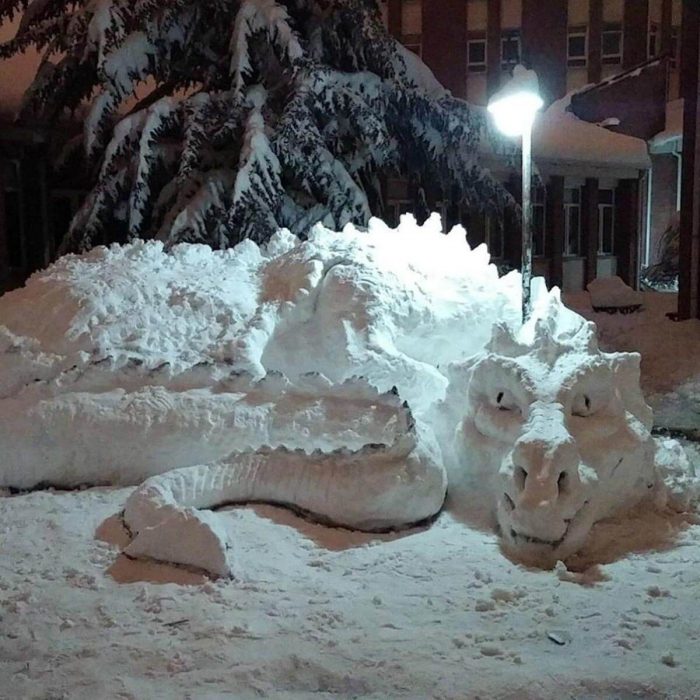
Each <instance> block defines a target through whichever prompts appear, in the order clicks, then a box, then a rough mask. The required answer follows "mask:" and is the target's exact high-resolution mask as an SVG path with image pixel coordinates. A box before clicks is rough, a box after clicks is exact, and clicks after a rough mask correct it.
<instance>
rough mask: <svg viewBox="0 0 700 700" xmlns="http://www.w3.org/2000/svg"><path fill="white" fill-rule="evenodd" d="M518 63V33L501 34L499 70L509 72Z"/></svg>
mask: <svg viewBox="0 0 700 700" xmlns="http://www.w3.org/2000/svg"><path fill="white" fill-rule="evenodd" d="M518 63H520V32H519V31H517V30H515V31H510V32H506V33H504V34H501V68H503V69H504V70H509V69H511V68H512V67H513V66H515V65H516V64H518Z"/></svg>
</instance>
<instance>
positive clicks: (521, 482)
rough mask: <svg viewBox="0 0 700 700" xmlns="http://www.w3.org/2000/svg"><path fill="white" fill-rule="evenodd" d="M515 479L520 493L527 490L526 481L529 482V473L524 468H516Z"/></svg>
mask: <svg viewBox="0 0 700 700" xmlns="http://www.w3.org/2000/svg"><path fill="white" fill-rule="evenodd" d="M513 478H514V479H515V486H516V488H517V489H518V491H523V490H524V489H525V481H526V480H527V472H526V471H525V470H524V469H523V468H522V467H515V471H514V472H513Z"/></svg>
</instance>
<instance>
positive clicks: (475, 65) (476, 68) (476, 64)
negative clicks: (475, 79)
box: [467, 37, 489, 73]
mask: <svg viewBox="0 0 700 700" xmlns="http://www.w3.org/2000/svg"><path fill="white" fill-rule="evenodd" d="M476 44H481V45H483V47H484V60H483V61H472V60H471V53H470V52H471V47H472V46H474V45H476ZM488 60H489V57H488V45H487V42H486V38H485V37H484V38H473V39H468V40H467V73H486V71H487V69H488Z"/></svg>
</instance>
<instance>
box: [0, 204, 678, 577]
mask: <svg viewBox="0 0 700 700" xmlns="http://www.w3.org/2000/svg"><path fill="white" fill-rule="evenodd" d="M539 288H540V290H541V291H542V285H539ZM536 296H537V295H536ZM519 307H520V280H519V276H518V275H517V274H510V275H508V276H506V277H502V278H499V277H498V274H497V271H496V269H495V267H494V266H493V265H490V264H489V258H488V253H487V251H486V249H485V247H484V246H481V247H479V248H477V249H476V250H470V248H469V246H468V245H467V244H466V240H465V233H464V230H463V229H461V228H456V229H455V230H453V231H452V232H451V233H450V234H448V235H444V234H443V233H442V231H441V225H440V221H439V219H438V218H437V217H433V218H431V219H430V220H429V221H428V222H427V224H426V225H425V226H424V227H422V228H421V227H418V226H416V224H415V221H413V220H412V219H411V218H404V220H403V221H402V224H401V226H400V227H399V229H398V230H390V229H388V228H387V227H386V226H385V225H383V224H382V223H381V222H378V221H373V222H372V225H371V227H370V230H369V231H368V232H363V231H358V230H356V229H354V228H353V227H347V228H346V230H344V231H343V233H335V232H332V231H329V230H327V229H324V228H323V227H320V226H319V227H316V228H315V229H314V230H313V231H312V232H311V234H310V236H309V238H308V240H307V241H303V242H301V241H299V240H298V239H296V238H295V237H293V236H292V235H291V234H289V233H287V232H280V233H278V234H277V235H276V236H275V237H274V238H273V239H272V241H271V242H270V243H269V244H267V245H266V246H262V247H258V246H257V245H255V244H254V243H252V242H244V243H242V244H240V245H239V246H237V247H236V248H235V249H233V250H228V251H223V252H212V251H211V250H210V249H208V248H206V247H204V246H193V245H183V246H177V247H175V248H174V249H173V250H172V251H171V252H169V253H166V252H165V251H164V250H163V247H162V246H161V245H160V244H158V243H143V242H139V243H134V244H132V245H128V246H123V247H118V246H114V247H112V248H110V249H105V248H100V249H96V250H94V251H92V252H91V253H89V254H87V255H84V256H81V257H75V256H67V257H65V258H63V259H61V260H60V261H59V262H58V263H57V264H56V265H54V266H53V267H51V268H50V269H49V270H47V271H45V272H43V273H40V274H38V275H35V276H34V277H33V278H32V279H31V280H30V282H29V283H28V285H27V287H26V288H25V289H23V290H19V291H17V292H13V293H11V294H8V295H6V296H5V297H3V298H2V299H0V323H1V324H2V326H0V339H1V340H0V343H1V344H0V418H1V422H0V446H2V454H3V461H2V464H1V465H0V485H4V486H13V487H20V488H30V487H34V486H36V485H38V484H42V483H47V482H48V483H52V484H57V485H61V486H75V485H77V484H81V483H139V482H140V481H142V480H144V479H147V481H146V483H145V484H144V485H143V486H142V487H141V488H139V489H137V491H136V492H134V495H133V496H132V497H131V498H130V499H129V502H128V503H127V506H126V511H125V518H126V522H127V524H128V525H129V527H130V528H131V529H132V532H133V534H134V535H135V539H134V541H133V542H132V545H131V546H130V553H131V554H133V555H139V556H141V555H148V556H152V557H155V558H160V559H165V560H169V561H177V562H180V563H186V564H190V565H195V566H199V567H203V568H207V569H209V570H210V571H213V572H215V573H218V574H229V573H231V572H232V570H233V564H232V559H231V552H230V549H229V545H230V543H228V542H226V540H225V536H224V534H223V530H221V529H220V528H219V527H218V525H217V518H218V517H219V516H215V515H212V514H210V513H205V512H203V511H202V510H201V509H202V508H211V507H215V506H217V505H221V504H224V503H228V502H241V501H250V500H266V501H273V502H276V503H283V504H287V505H291V506H294V507H296V508H298V509H301V510H304V511H308V512H310V513H312V514H313V515H314V516H316V517H318V518H320V519H322V520H324V521H330V522H333V523H339V524H343V525H347V526H350V527H357V528H365V529H376V528H385V527H400V526H405V525H407V524H410V523H413V522H416V521H419V520H423V519H425V518H428V517H430V516H432V515H434V514H435V513H437V512H438V511H439V510H440V508H441V507H442V504H443V501H444V497H445V490H446V485H447V480H448V476H447V474H448V472H449V480H450V482H451V483H455V484H459V483H460V482H462V483H467V482H468V483H469V487H470V488H473V489H480V490H483V493H484V497H485V498H490V499H491V500H492V502H493V503H494V506H495V509H496V512H497V514H498V519H499V523H500V526H501V530H502V531H503V534H504V541H505V543H506V544H507V545H508V546H509V547H511V548H513V549H516V550H518V551H519V552H521V553H524V554H526V555H528V556H529V555H532V554H536V555H537V556H540V555H542V554H543V553H544V554H546V556H547V557H549V558H552V557H555V558H561V557H563V556H566V555H567V554H569V553H571V552H573V551H575V549H576V548H577V547H579V546H580V544H581V543H582V542H583V541H584V540H585V537H586V535H587V533H588V531H589V530H590V527H591V526H592V524H593V523H594V522H595V521H596V520H597V519H600V518H601V517H605V516H606V515H608V514H611V513H612V512H614V511H615V510H618V509H620V508H622V507H626V506H628V505H633V504H635V503H637V502H639V500H641V499H643V498H645V497H646V496H647V494H649V493H653V494H654V495H656V496H657V497H658V498H665V497H666V494H667V492H668V489H667V487H666V485H665V481H667V480H668V478H670V477H669V474H671V473H673V479H674V484H675V486H674V488H675V492H678V493H679V494H681V495H687V494H688V493H689V490H688V489H687V488H686V486H687V485H688V484H689V483H690V481H689V479H688V478H686V472H687V464H686V463H682V462H679V459H676V458H671V457H669V453H668V450H667V449H666V448H665V447H663V446H661V447H660V446H658V445H656V444H655V442H654V441H653V439H652V438H651V435H650V433H649V429H650V427H651V412H650V410H649V409H648V407H647V406H646V404H645V403H644V400H643V398H642V396H641V393H640V391H639V357H638V356H635V355H614V354H612V355H609V354H605V353H601V352H600V351H599V349H598V347H597V344H596V342H595V332H594V328H593V327H592V325H591V324H587V323H586V322H585V321H584V320H583V319H582V318H581V317H579V316H577V315H576V314H574V313H573V312H569V311H567V310H565V309H564V308H563V307H562V306H561V303H560V301H559V297H558V292H556V291H555V292H553V293H552V294H551V295H547V294H546V293H544V292H542V293H541V294H539V302H538V308H537V309H536V311H535V314H534V315H533V319H532V321H531V323H530V324H528V325H527V326H526V327H524V328H522V329H521V328H519V322H518V318H519ZM494 322H496V327H495V329H494V328H493V324H494ZM358 377H362V379H358ZM394 388H396V389H398V395H399V396H400V397H401V399H398V398H397V394H396V390H395V389H394ZM404 399H405V400H407V401H408V404H407V405H404V404H402V400H404ZM409 406H410V408H409ZM411 409H412V410H411ZM675 454H676V455H677V454H678V453H675ZM172 470H175V471H172ZM168 472H172V473H170V474H168ZM161 475H164V476H161ZM455 493H456V494H459V488H456V489H455ZM457 497H458V496H457ZM686 500H687V499H686ZM678 502H679V503H681V502H683V499H682V498H681V499H680V500H679V501H678Z"/></svg>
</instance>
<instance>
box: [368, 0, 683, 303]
mask: <svg viewBox="0 0 700 700" xmlns="http://www.w3.org/2000/svg"><path fill="white" fill-rule="evenodd" d="M382 8H383V12H384V17H385V21H386V25H387V27H388V29H389V31H390V32H391V33H392V34H393V35H394V36H395V37H396V38H398V39H399V40H400V41H402V42H403V43H404V44H405V45H406V46H407V47H409V48H410V49H412V50H413V51H415V52H416V53H418V54H419V55H420V56H421V58H422V59H423V60H424V61H425V62H426V63H427V65H428V66H429V67H430V68H431V69H432V70H433V72H434V73H435V75H436V77H437V78H438V80H439V81H440V82H441V83H442V84H443V85H444V86H445V87H446V88H448V89H449V90H450V91H451V92H452V93H453V94H454V95H455V96H457V97H463V98H465V99H467V100H468V101H470V102H472V103H474V104H477V105H486V104H487V102H488V99H489V97H490V96H491V95H492V94H493V93H494V92H496V91H497V90H498V89H499V87H500V86H501V85H502V83H503V81H504V80H505V79H507V77H508V76H509V75H510V73H511V71H512V68H513V66H514V65H515V64H517V63H523V64H524V65H526V66H527V67H530V68H533V69H535V70H536V71H537V73H538V76H539V78H540V84H541V92H542V95H543V97H544V99H545V102H546V104H547V105H549V104H552V103H553V102H555V101H557V100H561V99H562V98H564V97H565V96H566V95H567V94H570V93H574V94H573V97H572V98H571V107H570V109H571V110H572V111H573V113H574V114H575V115H576V116H578V117H579V118H581V119H583V120H586V121H589V122H592V123H602V124H603V125H605V126H606V129H607V130H609V131H611V132H613V133H618V134H621V135H627V136H630V137H634V138H637V139H641V140H644V141H645V142H650V141H652V140H653V139H654V138H655V136H656V135H657V134H659V133H661V132H664V131H666V130H667V126H668V123H667V112H668V113H669V115H670V116H669V119H672V118H673V116H672V112H673V109H672V107H673V105H674V104H675V105H678V101H677V100H678V97H679V90H680V55H681V51H680V42H681V25H682V2H681V0H548V1H547V2H542V1H541V0H423V2H421V0H387V2H384V3H383V4H382ZM674 101H675V102H674ZM601 136H602V135H601ZM575 138H577V137H576V136H575V135H573V134H572V135H571V139H570V140H572V139H575ZM545 140H546V138H545V137H544V136H543V138H542V139H541V141H542V142H543V143H542V148H541V149H540V151H541V152H540V153H538V148H537V138H536V143H535V151H534V157H535V163H536V167H537V166H539V172H540V175H541V179H540V182H539V183H538V184H539V185H540V186H539V187H538V188H537V189H536V203H535V224H534V229H535V230H534V232H533V233H534V238H535V256H536V259H535V270H536V272H538V273H539V274H543V275H545V276H546V277H547V278H548V280H549V282H550V283H553V284H559V285H563V287H564V288H565V289H567V290H571V291H575V290H579V289H582V288H585V286H586V284H587V283H588V282H590V281H591V279H593V278H594V277H596V276H606V275H611V274H619V275H620V276H621V277H622V278H623V279H625V281H626V282H628V283H629V284H631V285H632V286H635V285H636V284H637V281H638V275H639V270H640V268H642V267H645V266H647V265H650V264H653V263H654V261H655V256H656V254H657V244H658V241H659V239H660V238H661V235H662V234H663V231H664V230H665V229H666V227H667V226H668V225H669V222H670V221H671V220H672V219H673V218H674V217H675V216H676V215H677V211H678V209H679V207H680V197H679V189H678V188H679V173H680V168H681V162H680V157H679V156H678V152H679V148H680V146H679V144H678V142H675V143H673V144H670V145H669V143H668V141H667V142H665V145H664V146H663V147H661V146H657V147H656V148H655V149H650V150H651V155H650V158H649V160H648V162H647V163H643V162H642V161H641V159H640V160H639V162H637V163H635V164H633V165H636V166H638V167H629V166H630V163H629V161H628V160H624V159H623V161H622V162H621V161H620V160H619V159H617V157H616V156H617V149H615V148H613V149H611V150H610V151H609V152H607V153H605V152H603V153H601V157H599V158H598V159H596V158H595V157H593V154H592V153H589V154H587V155H586V157H581V154H580V153H576V148H567V144H565V143H563V142H561V144H560V145H561V153H553V152H552V148H547V147H546V145H547V144H545V143H544V141H545ZM599 140H600V141H601V143H603V142H604V141H605V139H604V138H602V139H599ZM570 145H574V146H575V144H570ZM623 146H624V144H623ZM579 150H580V149H579ZM593 150H595V149H591V151H593ZM495 169H496V170H498V169H499V166H498V164H495ZM502 170H503V169H502ZM498 174H499V175H500V176H501V177H502V179H503V180H504V181H506V182H509V184H510V186H511V187H512V191H514V192H515V193H516V194H517V177H514V174H513V173H512V172H511V173H508V172H506V171H505V170H503V171H502V172H499V173H498ZM402 207H403V208H404V209H405V208H406V205H405V203H404V204H402ZM465 223H467V224H468V232H469V236H470V238H471V239H472V240H473V242H475V243H477V242H479V241H480V240H484V239H485V240H487V241H488V243H489V246H490V248H491V250H492V254H493V255H494V256H495V257H496V258H497V259H498V258H501V259H503V260H504V261H505V262H506V263H510V264H517V256H518V245H516V244H515V243H510V242H509V240H508V238H512V237H513V236H516V235H517V231H510V232H509V231H508V230H507V227H506V230H505V231H504V230H501V227H499V226H498V225H496V224H494V222H488V221H487V222H484V223H481V224H480V223H479V222H474V221H471V222H465ZM484 230H485V234H484V233H483V231H484ZM504 237H505V239H506V240H503V239H504Z"/></svg>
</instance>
